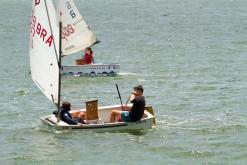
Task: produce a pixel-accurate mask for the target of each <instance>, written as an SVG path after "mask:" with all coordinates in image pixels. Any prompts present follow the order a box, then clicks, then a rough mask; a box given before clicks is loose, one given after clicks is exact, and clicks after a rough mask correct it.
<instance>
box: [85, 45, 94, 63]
mask: <svg viewBox="0 0 247 165" xmlns="http://www.w3.org/2000/svg"><path fill="white" fill-rule="evenodd" d="M83 63H84V64H92V63H93V51H92V49H91V48H90V47H87V48H86V49H85V54H84V57H83Z"/></svg>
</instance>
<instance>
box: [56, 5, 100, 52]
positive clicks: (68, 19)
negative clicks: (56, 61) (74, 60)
mask: <svg viewBox="0 0 247 165" xmlns="http://www.w3.org/2000/svg"><path fill="white" fill-rule="evenodd" d="M57 10H58V14H59V17H60V20H61V21H62V23H63V28H62V41H63V43H62V52H63V55H69V54H73V53H76V52H78V51H81V50H84V49H85V48H86V47H89V46H92V45H94V44H95V43H97V42H98V40H97V38H96V35H95V34H94V32H93V31H92V30H91V29H90V27H89V25H88V24H87V23H86V21H85V20H84V18H83V17H82V15H81V14H80V12H79V10H78V9H77V7H76V5H75V3H74V1H73V0H60V1H59V2H58V5H57Z"/></svg>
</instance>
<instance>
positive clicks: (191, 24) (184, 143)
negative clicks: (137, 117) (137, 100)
mask: <svg viewBox="0 0 247 165" xmlns="http://www.w3.org/2000/svg"><path fill="white" fill-rule="evenodd" d="M75 2H76V4H77V6H78V8H79V10H80V11H81V13H82V15H83V16H84V18H85V20H86V21H87V23H88V24H89V25H90V27H91V29H93V31H94V32H95V33H96V34H97V37H98V38H99V40H101V43H100V44H98V45H95V46H93V51H94V55H95V59H96V61H97V62H100V63H112V62H117V63H120V65H121V73H120V74H119V75H118V76H116V77H94V78H83V77H75V78H63V80H62V98H63V99H64V100H69V101H71V103H72V104H73V105H77V106H79V107H84V106H85V103H84V102H85V101H86V100H90V99H98V100H99V105H100V106H104V105H112V104H119V99H118V94H117V91H116V89H115V84H116V83H117V84H118V85H119V88H120V92H121V95H122V99H123V100H124V101H125V100H126V99H127V97H128V96H129V94H130V92H131V90H132V87H133V86H135V85H137V84H142V85H144V89H145V91H144V94H145V97H146V101H147V104H148V105H152V106H153V108H154V110H155V114H156V116H157V126H156V127H155V128H154V129H152V130H145V131H137V132H113V133H110V132H105V133H95V132H81V131H75V132H70V131H67V132H56V131H51V130H48V129H46V128H44V127H43V126H42V124H41V122H40V120H39V117H41V116H44V115H48V114H51V113H52V111H54V110H55V109H56V108H55V106H54V105H52V103H51V102H49V101H48V99H47V98H46V97H45V96H44V95H43V94H42V93H41V92H40V91H39V90H38V88H37V87H36V86H35V85H34V83H33V82H32V80H31V79H30V77H29V74H28V72H29V70H30V68H29V57H28V47H29V45H28V42H29V41H28V40H29V25H30V15H31V3H32V1H31V0H1V5H0V20H1V21H0V43H1V46H0V77H1V81H0V93H1V95H0V155H1V158H0V164H3V165H12V164H13V165H19V164H20V165H31V164H35V165H36V164H40V165H44V164H49V165H53V164H56V165H63V164H64V165H65V164H66V165H67V164H73V165H74V164H75V165H77V164H78V165H81V164H85V165H86V164H87V165H90V164H92V165H96V164H99V165H101V164H107V165H111V164H112V165H122V164H124V165H138V164H146V165H164V164H246V163H247V142H246V138H247V111H246V109H247V108H246V107H247V99H246V94H247V87H246V86H247V72H246V70H247V65H246V62H247V60H246V52H247V39H246V36H247V12H246V11H247V1H246V0H217V1H214V0H135V1H132V0H125V1H122V0H108V1H100V0H90V1H85V0H81V1H79V0H76V1H75ZM82 54H83V52H81V53H77V54H76V55H75V56H71V57H67V58H65V60H64V63H66V64H70V63H74V60H75V59H76V58H77V57H79V56H81V55H82ZM37 65H38V61H37Z"/></svg>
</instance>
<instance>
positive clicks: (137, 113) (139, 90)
mask: <svg viewBox="0 0 247 165" xmlns="http://www.w3.org/2000/svg"><path fill="white" fill-rule="evenodd" d="M143 91H144V90H143V87H142V85H138V86H136V87H134V90H133V92H132V94H131V96H130V98H129V99H130V101H131V103H133V105H132V106H131V107H128V106H123V107H122V110H112V112H111V117H110V122H112V123H113V122H115V121H116V119H117V120H118V121H123V122H135V121H139V120H140V119H141V118H142V116H143V114H144V110H145V97H144V96H143Z"/></svg>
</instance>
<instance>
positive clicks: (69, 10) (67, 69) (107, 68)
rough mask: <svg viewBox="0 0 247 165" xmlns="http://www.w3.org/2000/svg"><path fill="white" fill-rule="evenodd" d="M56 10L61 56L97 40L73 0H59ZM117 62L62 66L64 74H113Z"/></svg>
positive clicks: (115, 70)
mask: <svg viewBox="0 0 247 165" xmlns="http://www.w3.org/2000/svg"><path fill="white" fill-rule="evenodd" d="M56 6H57V12H58V16H59V17H60V21H61V22H62V24H63V28H62V53H63V56H67V55H71V54H73V53H77V52H80V51H82V50H85V49H86V48H87V47H90V46H92V45H94V44H96V43H99V41H98V40H97V38H96V35H95V33H94V32H93V31H92V30H91V29H90V28H89V26H88V24H87V23H86V22H85V20H84V19H83V17H82V15H81V14H80V12H79V10H78V9H77V7H76V5H75V3H74V1H73V0H59V1H58V2H57V5H56ZM119 70H120V65H119V64H100V63H95V64H89V65H71V66H63V67H62V73H63V74H64V75H79V76H81V75H109V74H110V75H115V74H117V73H118V72H119Z"/></svg>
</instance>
